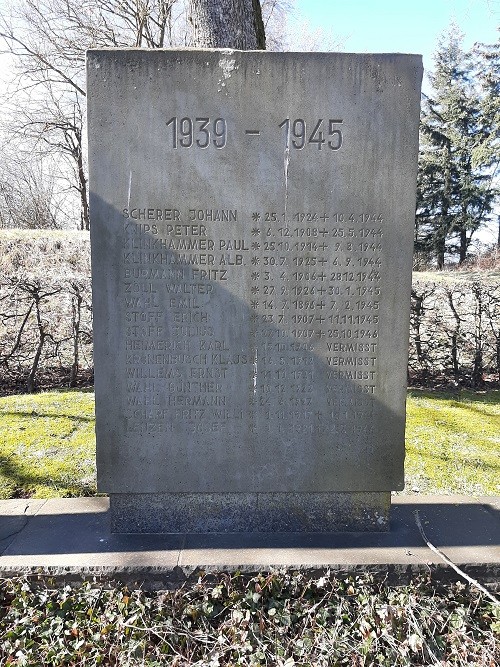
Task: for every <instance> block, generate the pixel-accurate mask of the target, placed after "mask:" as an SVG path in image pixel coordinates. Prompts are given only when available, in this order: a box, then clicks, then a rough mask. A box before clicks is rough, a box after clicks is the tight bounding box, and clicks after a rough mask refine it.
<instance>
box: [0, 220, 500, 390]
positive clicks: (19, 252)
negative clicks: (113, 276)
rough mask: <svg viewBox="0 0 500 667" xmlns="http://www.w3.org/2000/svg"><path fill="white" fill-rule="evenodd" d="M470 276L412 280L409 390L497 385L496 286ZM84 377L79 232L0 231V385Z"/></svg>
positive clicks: (87, 352) (84, 285) (86, 330)
mask: <svg viewBox="0 0 500 667" xmlns="http://www.w3.org/2000/svg"><path fill="white" fill-rule="evenodd" d="M422 275H423V276H424V278H425V279H422ZM480 275H481V273H480V272H477V271H476V272H475V273H473V276H474V279H467V278H466V277H465V275H464V274H462V273H461V272H459V271H457V272H451V273H446V274H441V276H447V278H448V279H447V280H444V279H443V280H438V279H437V278H436V279H434V277H432V276H431V278H429V277H428V276H429V274H418V273H416V274H414V281H413V288H412V300H411V321H410V355H409V363H408V379H409V382H410V384H426V385H433V384H436V383H439V384H455V385H463V386H475V387H480V386H481V385H482V384H483V382H484V381H485V379H487V380H490V381H491V380H493V381H495V382H500V285H499V284H498V281H496V282H493V283H492V282H487V281H486V280H482V279H476V278H477V277H478V276H480ZM485 275H486V274H485ZM92 370H93V358H92V302H91V278H90V240H89V235H88V233H87V232H62V231H56V232H50V231H41V230H38V231H20V230H12V231H4V232H0V388H3V389H4V390H5V389H6V388H7V387H10V388H12V387H13V386H18V387H19V386H21V387H23V388H24V389H25V390H27V391H29V392H32V391H34V390H35V389H36V388H37V386H39V385H40V383H41V382H42V380H43V381H44V385H45V386H47V385H48V386H50V385H59V384H64V385H67V386H75V385H76V384H78V383H80V382H82V380H83V379H87V378H89V377H91V373H92ZM47 378H48V380H47Z"/></svg>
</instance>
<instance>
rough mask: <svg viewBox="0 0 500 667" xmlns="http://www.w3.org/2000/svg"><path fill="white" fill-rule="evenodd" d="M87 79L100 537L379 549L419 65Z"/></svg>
mask: <svg viewBox="0 0 500 667" xmlns="http://www.w3.org/2000/svg"><path fill="white" fill-rule="evenodd" d="M87 66H88V116H89V146H90V188H91V202H90V205H91V239H92V271H93V294H94V302H93V303H94V306H93V307H94V332H95V343H94V344H95V348H94V349H95V394H96V433H97V464H98V488H99V490H100V491H102V492H107V493H109V494H110V507H111V510H110V511H111V520H112V530H113V531H115V532H227V531H229V532H240V531H243V532H247V531H248V532H254V531H269V532H276V531H278V532H280V531H281V532H294V531H299V532H300V531H307V532H325V531H338V530H374V531H379V530H387V529H388V519H389V510H390V492H391V490H397V489H402V488H403V462H404V426H405V397H406V362H407V345H408V320H409V305H410V285H411V267H412V239H413V224H414V212H415V187H416V171H417V153H418V122H419V103H420V83H421V77H422V65H421V58H420V56H415V55H398V54H386V55H361V54H340V53H266V52H260V51H259V52H256V51H255V52H243V51H231V50H209V51H202V50H179V51H170V50H169V51H147V50H140V49H130V50H113V49H110V50H92V51H89V53H88V62H87Z"/></svg>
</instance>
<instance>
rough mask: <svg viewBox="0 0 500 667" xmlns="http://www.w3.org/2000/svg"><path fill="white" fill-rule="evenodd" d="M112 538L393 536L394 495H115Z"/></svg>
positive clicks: (110, 498) (111, 505)
mask: <svg viewBox="0 0 500 667" xmlns="http://www.w3.org/2000/svg"><path fill="white" fill-rule="evenodd" d="M109 500H110V513H111V532H113V533H276V532H278V533H332V532H357V531H371V532H385V531H388V530H389V514H390V508H391V494H390V492H377V493H140V494H135V493H134V494H126V493H113V494H110V497H109Z"/></svg>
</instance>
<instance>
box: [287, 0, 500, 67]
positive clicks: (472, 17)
mask: <svg viewBox="0 0 500 667" xmlns="http://www.w3.org/2000/svg"><path fill="white" fill-rule="evenodd" d="M295 7H296V14H297V15H296V18H295V21H296V22H297V23H298V24H300V22H301V21H302V20H303V19H306V21H307V23H308V27H309V28H310V29H312V30H313V31H314V30H320V31H321V32H322V34H324V35H331V36H332V38H333V40H334V41H336V42H338V43H339V46H340V50H342V51H347V52H353V53H357V52H367V53H369V52H373V53H420V54H422V55H423V60H424V68H425V69H426V70H427V69H431V68H432V64H433V60H432V54H433V52H434V51H435V50H436V47H437V44H438V39H439V36H440V34H442V33H443V32H444V31H445V30H446V29H447V28H448V27H449V26H450V25H451V23H452V22H455V23H456V24H457V26H458V27H459V29H460V31H461V32H462V33H463V34H464V46H465V48H468V47H470V46H472V45H473V44H474V42H485V43H490V44H491V43H493V42H495V41H496V39H497V37H498V32H497V27H498V26H499V25H500V0H418V2H412V1H411V0H295Z"/></svg>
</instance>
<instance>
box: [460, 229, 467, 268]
mask: <svg viewBox="0 0 500 667" xmlns="http://www.w3.org/2000/svg"><path fill="white" fill-rule="evenodd" d="M468 247H469V241H468V239H467V231H466V230H465V229H461V230H460V258H459V261H458V263H459V264H463V263H464V262H465V260H466V259H467V248H468Z"/></svg>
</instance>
